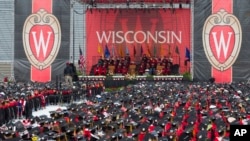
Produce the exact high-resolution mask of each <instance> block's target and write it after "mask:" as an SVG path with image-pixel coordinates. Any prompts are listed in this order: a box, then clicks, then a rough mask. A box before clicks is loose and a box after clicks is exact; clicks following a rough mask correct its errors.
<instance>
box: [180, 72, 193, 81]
mask: <svg viewBox="0 0 250 141" xmlns="http://www.w3.org/2000/svg"><path fill="white" fill-rule="evenodd" d="M182 76H183V80H185V81H192V76H191V74H190V72H185V73H184V74H183V75H182Z"/></svg>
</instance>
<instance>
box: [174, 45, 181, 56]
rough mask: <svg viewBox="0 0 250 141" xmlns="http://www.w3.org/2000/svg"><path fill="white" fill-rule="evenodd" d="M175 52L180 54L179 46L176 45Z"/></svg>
mask: <svg viewBox="0 0 250 141" xmlns="http://www.w3.org/2000/svg"><path fill="white" fill-rule="evenodd" d="M175 53H176V54H178V55H179V54H180V52H179V47H178V46H176V47H175Z"/></svg>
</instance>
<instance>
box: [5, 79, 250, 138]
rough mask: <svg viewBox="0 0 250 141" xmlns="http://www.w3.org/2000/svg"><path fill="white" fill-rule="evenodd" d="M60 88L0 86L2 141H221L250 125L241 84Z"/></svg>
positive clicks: (246, 88)
mask: <svg viewBox="0 0 250 141" xmlns="http://www.w3.org/2000/svg"><path fill="white" fill-rule="evenodd" d="M62 87H64V88H62V89H55V88H54V87H53V86H51V85H45V84H29V85H27V84H19V83H14V84H4V85H3V86H2V89H1V98H0V99H1V106H0V109H1V114H0V115H1V120H0V121H1V128H0V130H1V131H0V138H1V139H3V140H34V141H35V140H44V141H45V140H57V141H59V140H60V141H71V140H72V141H85V140H88V141H90V140H103V141H106V140H107V141H109V140H110V141H118V140H121V141H122V140H131V141H133V140H134V141H149V140H154V141H169V140H171V141H200V140H201V141H205V140H208V141H221V140H222V139H223V140H228V139H229V131H230V125H231V124H237V125H246V124H250V106H249V104H250V93H249V92H250V85H249V84H248V83H245V82H238V83H232V84H214V83H211V82H181V81H175V82H171V81H165V82H163V81H160V82H157V81H155V82H152V81H142V82H138V84H134V85H128V86H126V87H123V88H120V89H114V90H113V91H109V92H107V91H105V89H104V86H103V85H102V84H101V82H91V83H90V84H86V83H84V82H81V83H80V82H77V83H74V86H73V88H66V86H62ZM22 100H24V101H25V102H22ZM78 100H80V102H78V103H74V102H72V101H78ZM12 102H13V103H15V102H16V104H12ZM23 103H24V104H25V105H23ZM60 103H65V104H66V105H67V108H66V109H58V110H56V111H51V112H50V116H45V115H43V116H35V117H34V116H33V115H32V111H35V110H40V109H42V108H46V107H47V106H48V105H60ZM26 107H27V108H26ZM13 119H17V120H15V121H17V122H13Z"/></svg>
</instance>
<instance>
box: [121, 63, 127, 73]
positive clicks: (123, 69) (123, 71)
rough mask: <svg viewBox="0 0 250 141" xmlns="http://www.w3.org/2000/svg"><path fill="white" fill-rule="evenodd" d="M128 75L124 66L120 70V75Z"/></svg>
mask: <svg viewBox="0 0 250 141" xmlns="http://www.w3.org/2000/svg"><path fill="white" fill-rule="evenodd" d="M127 73H128V68H127V67H126V66H125V65H124V66H123V68H122V75H127Z"/></svg>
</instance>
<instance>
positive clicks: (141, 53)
mask: <svg viewBox="0 0 250 141" xmlns="http://www.w3.org/2000/svg"><path fill="white" fill-rule="evenodd" d="M142 54H143V48H142V45H141V55H142Z"/></svg>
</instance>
